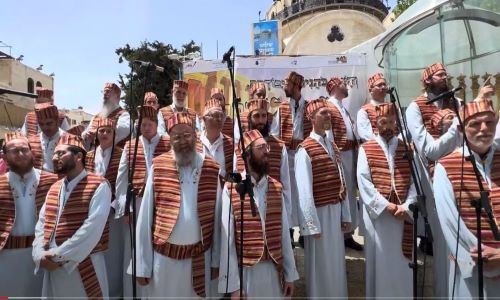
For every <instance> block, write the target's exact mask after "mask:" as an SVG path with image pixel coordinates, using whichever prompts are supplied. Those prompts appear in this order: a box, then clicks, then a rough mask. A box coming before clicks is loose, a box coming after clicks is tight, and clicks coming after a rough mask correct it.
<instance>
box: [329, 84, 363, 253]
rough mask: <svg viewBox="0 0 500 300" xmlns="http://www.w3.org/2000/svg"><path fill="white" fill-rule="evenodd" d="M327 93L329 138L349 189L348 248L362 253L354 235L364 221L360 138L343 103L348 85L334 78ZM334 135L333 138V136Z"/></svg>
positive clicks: (346, 240)
mask: <svg viewBox="0 0 500 300" xmlns="http://www.w3.org/2000/svg"><path fill="white" fill-rule="evenodd" d="M326 91H327V92H328V95H329V96H330V98H329V99H328V102H329V104H330V107H331V110H332V128H331V129H332V130H328V132H327V135H328V138H329V139H331V140H332V141H334V142H335V144H336V145H337V147H338V148H339V150H340V153H341V156H342V165H343V166H344V176H345V184H346V187H347V196H348V198H347V200H348V202H349V207H350V210H351V220H352V225H353V226H352V230H353V231H352V232H349V233H347V234H346V235H345V238H346V239H345V245H346V247H349V248H352V249H354V250H358V251H361V250H363V246H361V245H360V244H359V243H357V242H356V241H355V240H354V239H353V238H352V234H353V233H354V229H355V228H356V227H357V226H358V225H361V224H362V223H361V222H362V219H361V218H360V217H359V216H360V210H359V208H358V201H357V199H356V190H357V188H356V160H357V148H358V138H357V136H356V128H355V126H354V121H353V120H352V119H351V116H350V114H349V112H348V111H347V109H346V108H345V107H344V105H343V103H342V101H343V100H344V99H345V98H346V97H347V96H348V90H347V85H346V84H345V82H344V81H343V80H342V79H340V78H339V77H332V78H331V79H330V80H329V81H328V84H327V86H326ZM332 134H333V136H332Z"/></svg>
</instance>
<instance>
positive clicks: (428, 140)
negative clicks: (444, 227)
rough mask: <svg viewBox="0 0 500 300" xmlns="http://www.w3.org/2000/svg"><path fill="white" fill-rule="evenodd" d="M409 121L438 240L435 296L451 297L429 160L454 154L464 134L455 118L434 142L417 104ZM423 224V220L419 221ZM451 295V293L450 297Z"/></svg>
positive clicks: (412, 106)
mask: <svg viewBox="0 0 500 300" xmlns="http://www.w3.org/2000/svg"><path fill="white" fill-rule="evenodd" d="M434 104H435V105H436V106H437V107H438V108H440V107H441V105H442V103H441V101H438V102H435V103H434ZM406 120H407V124H408V130H409V131H410V134H411V138H412V141H413V143H414V144H415V147H416V152H417V154H418V155H415V162H416V165H417V167H418V172H419V174H420V183H421V184H422V190H423V192H424V194H425V198H426V209H427V214H428V219H429V223H430V226H431V230H432V235H433V238H434V242H433V245H432V246H433V254H434V255H433V257H434V259H433V264H432V270H433V274H434V276H433V285H434V296H435V297H447V296H448V287H447V282H448V272H449V267H450V266H449V260H448V258H447V255H446V243H445V240H444V236H443V232H442V231H441V226H440V224H439V220H438V216H437V212H436V205H435V203H434V194H433V191H432V180H431V178H430V175H429V174H428V172H427V164H428V159H430V160H432V161H436V160H438V159H440V158H441V157H443V156H445V155H446V154H448V153H451V152H452V151H453V150H455V148H456V147H457V146H458V145H459V144H460V140H461V134H460V132H459V131H458V130H457V125H458V120H457V119H456V118H455V119H454V120H453V124H452V125H451V126H450V128H449V129H448V131H447V132H446V133H445V134H443V135H442V136H441V137H440V138H439V139H434V138H433V137H432V135H431V134H430V133H429V132H428V131H427V129H426V128H425V126H424V123H423V119H422V113H421V112H420V109H419V108H418V106H417V104H416V103H415V102H412V103H410V105H409V106H408V108H407V109H406ZM419 220H422V221H423V218H419ZM422 225H423V222H421V221H419V223H418V226H419V227H418V228H419V230H418V233H419V234H420V235H423V234H424V226H422ZM450 295H451V294H450Z"/></svg>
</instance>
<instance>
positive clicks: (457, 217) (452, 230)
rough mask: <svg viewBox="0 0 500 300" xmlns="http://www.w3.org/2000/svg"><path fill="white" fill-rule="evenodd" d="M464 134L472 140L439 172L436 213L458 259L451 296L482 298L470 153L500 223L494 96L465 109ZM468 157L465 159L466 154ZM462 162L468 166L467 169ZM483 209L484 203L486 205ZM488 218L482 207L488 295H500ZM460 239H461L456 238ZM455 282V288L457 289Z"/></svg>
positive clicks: (497, 252)
mask: <svg viewBox="0 0 500 300" xmlns="http://www.w3.org/2000/svg"><path fill="white" fill-rule="evenodd" d="M461 116H462V118H463V120H464V127H465V128H464V132H465V134H466V135H467V138H468V140H469V143H470V150H471V151H472V153H470V152H469V149H467V147H460V148H458V149H456V150H455V151H453V152H452V153H451V154H449V155H447V156H445V157H444V158H442V159H440V160H439V162H438V164H437V166H436V169H435V172H434V185H433V187H434V195H435V198H436V208H437V215H438V217H439V224H440V225H441V228H442V232H443V235H444V239H445V242H446V245H447V254H449V255H450V257H452V258H453V261H452V262H451V270H450V273H448V274H447V275H449V276H448V281H447V283H448V287H449V288H450V290H449V291H450V295H451V293H452V292H454V295H455V297H457V298H464V299H475V298H477V297H478V285H477V282H478V271H477V266H476V264H477V259H478V253H477V251H478V249H477V237H476V230H477V225H476V214H475V211H474V207H473V206H471V201H472V200H477V199H479V198H480V195H479V192H480V191H479V187H478V184H477V181H476V176H475V173H474V169H473V166H472V163H471V161H470V160H468V159H467V156H469V155H473V156H474V158H475V163H476V165H477V169H478V170H479V173H480V177H481V180H482V181H483V186H484V188H485V190H486V191H487V192H489V201H490V205H491V208H492V214H493V218H494V220H495V224H498V222H499V220H500V188H499V186H500V151H499V149H498V147H497V145H495V144H494V137H495V129H496V125H497V122H498V115H497V113H496V111H495V110H494V108H493V104H492V102H491V100H480V101H474V102H470V103H467V104H466V105H465V107H464V109H463V111H461ZM464 156H465V157H466V158H465V160H463V157H464ZM462 166H463V168H462ZM483 208H484V207H483ZM487 221H488V218H487V216H486V214H485V213H484V210H482V211H481V227H482V232H481V237H482V254H483V268H484V269H483V270H484V277H483V280H484V281H483V283H484V297H485V298H495V297H498V296H499V295H500V285H499V284H498V279H499V277H500V242H499V241H496V240H495V239H494V237H493V234H492V231H491V229H490V226H489V225H488V223H487ZM457 239H458V240H457ZM454 283H455V290H454V291H453V290H452V287H453V284H454Z"/></svg>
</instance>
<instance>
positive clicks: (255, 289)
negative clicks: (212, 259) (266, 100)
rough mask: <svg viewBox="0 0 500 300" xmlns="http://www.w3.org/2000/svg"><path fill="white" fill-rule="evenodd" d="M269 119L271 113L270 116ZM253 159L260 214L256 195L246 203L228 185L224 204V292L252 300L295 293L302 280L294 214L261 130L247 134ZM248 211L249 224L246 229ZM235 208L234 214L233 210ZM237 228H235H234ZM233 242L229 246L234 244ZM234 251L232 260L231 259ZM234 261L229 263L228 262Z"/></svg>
mask: <svg viewBox="0 0 500 300" xmlns="http://www.w3.org/2000/svg"><path fill="white" fill-rule="evenodd" d="M266 117H267V116H266ZM243 139H244V142H245V147H246V150H247V151H248V154H249V155H248V157H247V163H248V167H249V170H248V172H249V173H250V175H251V178H252V181H253V184H254V186H253V193H254V199H255V206H256V207H257V209H258V213H257V214H256V216H252V212H251V209H250V199H249V198H248V195H247V196H246V201H245V205H244V206H243V207H242V206H241V201H240V195H239V194H238V192H237V191H236V187H234V186H232V185H233V184H232V183H227V184H226V186H225V188H224V192H223V202H222V234H221V249H222V250H221V260H220V261H221V267H220V270H221V272H222V276H221V277H220V279H219V292H221V293H228V292H229V293H232V294H233V295H234V296H237V295H238V294H239V290H240V289H241V288H243V289H244V294H246V295H247V296H248V298H250V299H254V298H260V297H263V298H273V299H274V298H284V297H291V296H293V282H294V281H295V280H298V279H299V274H298V272H297V270H296V268H295V260H294V256H293V250H292V246H291V242H290V236H289V233H288V217H287V213H286V206H285V201H284V197H283V192H282V187H281V184H280V183H279V182H278V181H277V180H275V179H273V178H272V177H270V176H269V172H270V164H269V159H270V158H269V156H268V154H269V145H268V144H267V143H266V140H265V139H264V137H263V136H262V135H261V134H260V132H259V131H258V130H255V129H254V130H250V131H247V132H245V133H243ZM241 210H243V215H244V216H243V218H244V228H241V220H240V218H241ZM233 212H234V213H233ZM234 228H235V229H236V231H234V230H233V229H234ZM241 235H243V287H240V285H239V284H240V277H239V273H238V262H239V257H238V256H239V252H238V253H237V252H236V249H237V248H238V249H239V248H240V244H239V241H240V237H241ZM228 245H229V247H228ZM228 255H229V259H226V258H227V257H228ZM228 263H229V266H228Z"/></svg>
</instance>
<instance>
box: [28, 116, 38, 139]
mask: <svg viewBox="0 0 500 300" xmlns="http://www.w3.org/2000/svg"><path fill="white" fill-rule="evenodd" d="M25 126H26V136H27V137H30V136H32V135H37V134H38V119H37V117H36V114H35V112H34V111H30V112H28V113H27V114H26V125H25Z"/></svg>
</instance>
